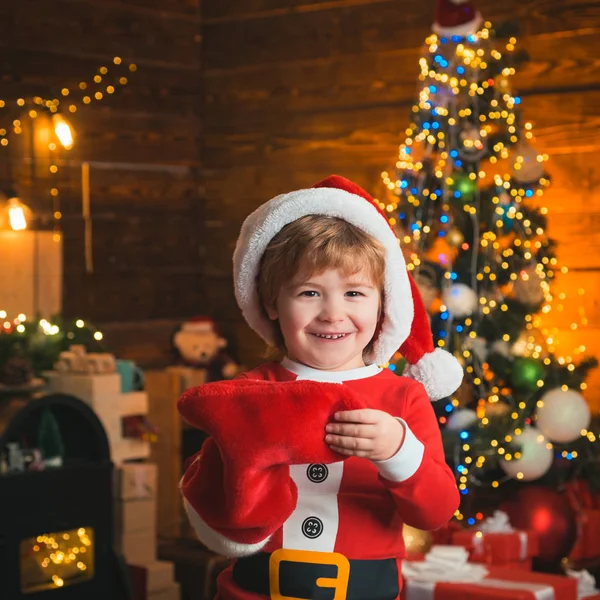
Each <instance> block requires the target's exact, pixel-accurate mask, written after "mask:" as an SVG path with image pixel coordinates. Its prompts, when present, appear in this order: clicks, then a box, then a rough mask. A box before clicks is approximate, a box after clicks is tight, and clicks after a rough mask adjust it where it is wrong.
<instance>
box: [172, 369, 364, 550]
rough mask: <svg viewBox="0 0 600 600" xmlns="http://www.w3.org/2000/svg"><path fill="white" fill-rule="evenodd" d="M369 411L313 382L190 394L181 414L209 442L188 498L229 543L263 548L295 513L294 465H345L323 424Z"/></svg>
mask: <svg viewBox="0 0 600 600" xmlns="http://www.w3.org/2000/svg"><path fill="white" fill-rule="evenodd" d="M365 406H366V404H365V402H364V401H362V400H361V399H360V398H359V397H358V396H357V395H356V394H355V393H354V392H353V391H352V390H350V389H349V388H347V387H346V386H343V385H339V384H333V383H318V382H314V381H291V382H280V383H275V382H269V381H256V380H248V379H237V380H234V381H224V382H216V383H209V384H206V385H202V386H199V387H197V388H194V389H192V390H188V391H187V392H186V393H185V394H184V395H183V396H182V397H181V399H180V400H179V403H178V409H179V412H180V413H181V415H182V416H183V418H184V419H185V420H186V421H188V422H189V423H190V424H191V425H193V426H194V427H198V428H199V429H202V430H203V431H206V432H207V433H208V434H210V436H211V439H209V440H208V441H207V442H205V444H204V446H203V448H202V451H201V452H200V454H199V456H198V457H197V459H196V460H195V461H194V462H193V463H192V464H191V465H190V467H189V468H188V469H187V471H186V473H185V475H184V478H183V481H182V491H183V495H184V496H185V498H186V499H187V500H188V502H189V503H190V504H191V505H192V507H193V508H194V510H195V511H196V512H197V513H198V515H199V516H200V517H201V518H202V519H203V520H204V521H205V523H206V524H208V525H209V526H210V527H211V528H212V529H215V530H216V531H218V532H219V533H221V534H222V535H224V536H226V537H227V538H229V539H233V540H235V541H237V542H239V543H244V544H253V543H257V542H259V541H262V540H264V539H266V538H267V537H269V535H271V534H272V533H274V532H275V531H276V530H277V529H279V527H281V525H283V523H284V522H285V521H286V519H287V518H288V517H289V516H290V514H291V513H292V511H293V510H294V507H295V504H296V489H295V485H294V483H293V481H292V480H291V478H290V476H289V465H291V464H310V463H328V462H329V463H330V462H336V461H339V460H343V458H344V457H342V456H340V455H339V454H336V453H335V452H333V451H332V450H330V448H329V447H328V446H327V444H326V443H325V439H324V438H325V425H326V424H327V423H328V422H330V421H331V420H332V419H333V415H334V413H335V412H337V411H339V410H353V409H357V408H364V407H365Z"/></svg>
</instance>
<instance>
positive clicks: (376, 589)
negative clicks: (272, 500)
mask: <svg viewBox="0 0 600 600" xmlns="http://www.w3.org/2000/svg"><path fill="white" fill-rule="evenodd" d="M324 554H326V553H324ZM270 559H271V555H270V554H267V553H265V552H261V553H259V554H255V555H254V556H248V557H245V558H240V559H238V560H237V561H236V563H235V564H234V566H233V574H232V576H233V581H234V582H235V583H236V585H238V586H239V587H240V588H242V589H243V590H246V591H247V592H252V593H254V594H262V595H263V596H267V597H269V596H270V583H269V561H270ZM344 560H345V559H344ZM348 562H349V563H350V574H349V577H348V591H347V595H346V597H345V598H346V600H395V599H396V598H397V597H398V595H399V594H400V589H399V586H398V566H397V563H396V559H394V558H389V559H382V560H350V561H348ZM339 570H340V568H339V567H338V566H336V565H335V564H315V563H311V562H300V561H298V562H297V561H296V560H294V561H287V560H285V559H284V560H283V561H282V562H281V564H280V566H279V585H280V590H279V591H280V594H281V596H282V597H284V598H286V597H290V598H304V599H306V600H332V599H333V598H334V594H335V589H334V588H333V587H320V586H319V585H317V579H319V578H322V577H323V578H331V579H336V578H337V577H338V575H339Z"/></svg>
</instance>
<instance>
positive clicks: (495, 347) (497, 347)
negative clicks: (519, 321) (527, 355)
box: [491, 340, 512, 358]
mask: <svg viewBox="0 0 600 600" xmlns="http://www.w3.org/2000/svg"><path fill="white" fill-rule="evenodd" d="M491 351H492V352H495V353H496V354H499V355H500V356H504V358H510V357H511V356H512V353H511V351H510V344H509V343H508V342H505V341H504V340H496V341H495V342H494V343H493V344H492V347H491Z"/></svg>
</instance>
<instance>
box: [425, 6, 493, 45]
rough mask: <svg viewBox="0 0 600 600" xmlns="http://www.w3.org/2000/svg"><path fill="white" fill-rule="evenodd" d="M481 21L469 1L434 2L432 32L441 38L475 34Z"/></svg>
mask: <svg viewBox="0 0 600 600" xmlns="http://www.w3.org/2000/svg"><path fill="white" fill-rule="evenodd" d="M482 21H483V19H482V18H481V15H480V14H479V11H478V10H477V9H476V8H475V6H474V5H473V3H472V2H471V1H470V0H436V5H435V22H434V24H433V31H434V32H435V33H437V34H438V35H440V36H442V37H452V36H453V35H458V36H460V37H467V36H468V35H471V34H473V33H477V31H478V30H479V28H480V27H481V23H482Z"/></svg>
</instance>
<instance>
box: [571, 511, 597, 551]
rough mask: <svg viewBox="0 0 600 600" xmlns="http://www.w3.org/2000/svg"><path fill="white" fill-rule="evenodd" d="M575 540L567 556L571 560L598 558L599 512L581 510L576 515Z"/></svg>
mask: <svg viewBox="0 0 600 600" xmlns="http://www.w3.org/2000/svg"><path fill="white" fill-rule="evenodd" d="M576 519H577V539H576V541H575V545H574V546H573V549H572V550H571V552H570V554H569V558H570V559H571V560H585V559H589V558H597V557H598V556H600V510H598V509H595V508H581V509H580V510H579V511H578V512H577V514H576Z"/></svg>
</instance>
